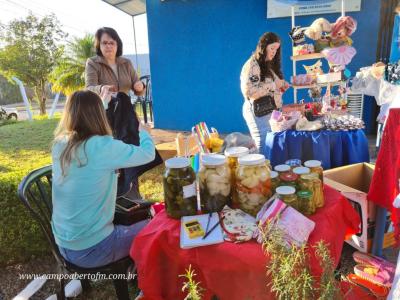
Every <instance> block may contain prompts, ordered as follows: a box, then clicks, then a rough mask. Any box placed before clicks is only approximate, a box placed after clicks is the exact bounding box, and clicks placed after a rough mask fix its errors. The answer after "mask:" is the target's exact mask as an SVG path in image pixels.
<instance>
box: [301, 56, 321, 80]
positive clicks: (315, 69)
mask: <svg viewBox="0 0 400 300" xmlns="http://www.w3.org/2000/svg"><path fill="white" fill-rule="evenodd" d="M303 67H304V69H306V72H307V74H309V75H313V76H314V77H316V76H317V75H319V74H320V75H322V74H324V71H323V70H322V68H321V67H322V62H321V60H320V59H319V60H318V61H317V62H316V63H315V64H313V65H311V66H306V65H303Z"/></svg>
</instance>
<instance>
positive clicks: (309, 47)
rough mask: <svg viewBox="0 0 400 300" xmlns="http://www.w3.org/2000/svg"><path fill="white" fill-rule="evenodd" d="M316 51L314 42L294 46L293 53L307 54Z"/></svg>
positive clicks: (295, 54)
mask: <svg viewBox="0 0 400 300" xmlns="http://www.w3.org/2000/svg"><path fill="white" fill-rule="evenodd" d="M311 53H314V45H313V44H303V45H298V46H294V47H293V55H294V56H297V55H305V54H311Z"/></svg>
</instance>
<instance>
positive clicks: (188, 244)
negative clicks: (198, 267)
mask: <svg viewBox="0 0 400 300" xmlns="http://www.w3.org/2000/svg"><path fill="white" fill-rule="evenodd" d="M191 221H198V222H199V223H200V225H201V227H202V228H203V230H204V232H205V230H206V228H207V222H208V214H204V215H196V216H186V217H182V218H181V237H180V246H181V248H182V249H190V248H194V247H200V246H207V245H213V244H219V243H222V242H223V241H224V236H223V234H222V228H221V225H219V224H218V226H217V227H216V228H215V229H214V230H213V231H212V232H211V233H210V234H209V235H208V236H207V238H205V239H203V237H201V236H200V237H196V238H192V239H191V238H189V235H188V233H187V231H186V230H185V228H184V224H185V223H187V222H191ZM218 222H219V217H218V213H213V214H212V216H211V218H210V224H209V226H208V230H210V229H211V228H212V227H213V226H214V225H215V224H217V223H218ZM205 233H206V232H205Z"/></svg>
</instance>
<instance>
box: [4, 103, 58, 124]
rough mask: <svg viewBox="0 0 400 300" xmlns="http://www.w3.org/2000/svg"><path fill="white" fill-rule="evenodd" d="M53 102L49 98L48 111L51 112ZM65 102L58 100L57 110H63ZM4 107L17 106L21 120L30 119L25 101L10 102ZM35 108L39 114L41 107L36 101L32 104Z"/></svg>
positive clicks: (34, 110) (35, 113) (34, 111)
mask: <svg viewBox="0 0 400 300" xmlns="http://www.w3.org/2000/svg"><path fill="white" fill-rule="evenodd" d="M52 104H53V102H52V101H51V100H48V101H47V102H46V111H47V113H50V110H51V107H52ZM64 104H65V103H64V102H58V103H57V107H56V112H62V111H63V109H64ZM2 106H3V107H9V108H16V109H17V110H18V119H19V120H27V119H28V113H27V111H26V107H25V104H24V103H23V102H20V103H14V104H8V105H2ZM32 108H33V111H32V112H33V114H34V115H38V114H39V108H38V105H37V104H36V103H33V104H32Z"/></svg>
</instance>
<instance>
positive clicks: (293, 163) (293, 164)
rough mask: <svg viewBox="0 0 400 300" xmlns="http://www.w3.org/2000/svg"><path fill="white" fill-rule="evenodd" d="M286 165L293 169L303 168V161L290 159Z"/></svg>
mask: <svg viewBox="0 0 400 300" xmlns="http://www.w3.org/2000/svg"><path fill="white" fill-rule="evenodd" d="M285 165H288V166H289V167H290V168H291V169H294V168H297V167H301V160H300V159H288V160H287V161H285Z"/></svg>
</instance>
